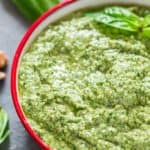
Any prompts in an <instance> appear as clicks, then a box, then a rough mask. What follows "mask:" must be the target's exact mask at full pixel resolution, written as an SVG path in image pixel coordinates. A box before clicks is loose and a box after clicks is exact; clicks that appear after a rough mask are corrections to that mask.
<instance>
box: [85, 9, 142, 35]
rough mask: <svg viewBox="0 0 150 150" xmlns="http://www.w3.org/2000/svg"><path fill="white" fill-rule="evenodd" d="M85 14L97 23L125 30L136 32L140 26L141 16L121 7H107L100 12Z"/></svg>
mask: <svg viewBox="0 0 150 150" xmlns="http://www.w3.org/2000/svg"><path fill="white" fill-rule="evenodd" d="M86 16H88V17H91V18H93V19H94V20H95V21H97V22H99V23H103V24H105V25H108V26H112V27H114V28H117V29H121V30H125V31H130V32H137V31H138V30H139V28H140V27H141V18H140V17H138V16H137V15H136V14H134V13H132V12H131V11H129V10H128V9H125V8H122V7H109V8H105V9H104V10H102V11H100V12H96V13H95V12H94V13H87V14H86Z"/></svg>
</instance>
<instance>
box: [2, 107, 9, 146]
mask: <svg viewBox="0 0 150 150" xmlns="http://www.w3.org/2000/svg"><path fill="white" fill-rule="evenodd" d="M8 135H9V127H8V115H7V113H6V112H5V111H4V110H3V109H2V108H1V107H0V144H1V143H3V142H4V141H5V139H6V138H7V137H8Z"/></svg>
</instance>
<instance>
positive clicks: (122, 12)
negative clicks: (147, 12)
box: [104, 7, 141, 27]
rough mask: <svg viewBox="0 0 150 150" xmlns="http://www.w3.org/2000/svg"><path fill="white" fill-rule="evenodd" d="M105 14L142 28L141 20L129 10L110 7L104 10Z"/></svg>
mask: <svg viewBox="0 0 150 150" xmlns="http://www.w3.org/2000/svg"><path fill="white" fill-rule="evenodd" d="M104 13H105V14H107V15H109V16H112V17H115V18H120V19H123V20H127V21H128V22H132V23H133V24H134V25H135V26H137V27H139V26H140V21H141V18H140V17H139V16H137V15H136V14H134V13H133V12H131V11H130V10H128V9H125V8H122V7H109V8H106V9H104Z"/></svg>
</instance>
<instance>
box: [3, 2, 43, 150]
mask: <svg viewBox="0 0 150 150" xmlns="http://www.w3.org/2000/svg"><path fill="white" fill-rule="evenodd" d="M10 1H11V0H0V49H2V50H4V51H5V52H6V53H7V55H8V56H9V65H8V67H7V69H6V72H7V79H6V80H5V81H4V82H0V105H2V106H3V107H4V108H5V110H6V111H7V112H8V114H9V118H10V128H11V134H10V137H9V138H8V139H7V141H6V142H5V143H4V144H2V145H1V146H0V150H40V149H39V148H38V146H37V144H36V143H35V142H34V141H33V140H32V139H31V138H30V136H29V135H28V134H27V132H26V131H25V129H24V128H23V126H22V125H21V123H20V121H19V119H18V117H17V115H16V112H15V110H14V106H13V104H12V99H11V94H10V68H11V61H12V57H13V55H14V53H15V49H16V46H17V44H18V42H19V41H20V39H21V37H22V35H23V34H24V32H25V31H26V29H27V28H28V26H29V25H30V24H29V23H27V22H26V21H25V19H24V18H23V17H22V16H21V15H20V14H19V12H18V11H17V10H16V8H15V7H14V6H13V4H12V3H11V2H10Z"/></svg>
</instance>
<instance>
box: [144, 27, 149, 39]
mask: <svg viewBox="0 0 150 150" xmlns="http://www.w3.org/2000/svg"><path fill="white" fill-rule="evenodd" d="M142 35H143V36H145V37H147V38H150V27H147V28H143V32H142Z"/></svg>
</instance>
